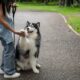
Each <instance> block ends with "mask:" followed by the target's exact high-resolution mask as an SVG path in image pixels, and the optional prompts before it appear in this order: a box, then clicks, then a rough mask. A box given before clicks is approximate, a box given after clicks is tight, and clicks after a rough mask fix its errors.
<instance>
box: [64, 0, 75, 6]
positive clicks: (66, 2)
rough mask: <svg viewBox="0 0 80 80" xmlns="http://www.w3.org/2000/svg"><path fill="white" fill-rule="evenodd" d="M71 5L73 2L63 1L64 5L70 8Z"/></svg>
mask: <svg viewBox="0 0 80 80" xmlns="http://www.w3.org/2000/svg"><path fill="white" fill-rule="evenodd" d="M72 4H73V0H65V5H66V6H68V7H70V6H71V5H72Z"/></svg>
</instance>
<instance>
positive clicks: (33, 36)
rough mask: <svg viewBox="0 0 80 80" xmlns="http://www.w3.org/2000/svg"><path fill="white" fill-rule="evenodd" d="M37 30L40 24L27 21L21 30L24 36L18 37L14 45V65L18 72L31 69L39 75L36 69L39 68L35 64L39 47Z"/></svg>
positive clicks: (36, 63) (38, 30) (39, 36)
mask: <svg viewBox="0 0 80 80" xmlns="http://www.w3.org/2000/svg"><path fill="white" fill-rule="evenodd" d="M39 28H40V22H37V23H31V22H29V21H27V24H26V27H25V28H24V29H22V30H21V31H23V32H25V35H26V36H25V37H19V40H18V43H17V45H16V63H17V69H18V70H27V69H32V70H33V72H34V73H39V69H38V68H40V67H41V66H40V64H38V62H37V60H38V57H39V52H40V45H41V33H40V29H39ZM37 67H38V68H37Z"/></svg>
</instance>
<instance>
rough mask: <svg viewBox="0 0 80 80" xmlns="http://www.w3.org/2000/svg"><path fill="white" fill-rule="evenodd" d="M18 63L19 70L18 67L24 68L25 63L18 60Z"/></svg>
mask: <svg viewBox="0 0 80 80" xmlns="http://www.w3.org/2000/svg"><path fill="white" fill-rule="evenodd" d="M17 65H18V67H17V70H18V69H19V70H24V65H23V63H21V62H20V61H17Z"/></svg>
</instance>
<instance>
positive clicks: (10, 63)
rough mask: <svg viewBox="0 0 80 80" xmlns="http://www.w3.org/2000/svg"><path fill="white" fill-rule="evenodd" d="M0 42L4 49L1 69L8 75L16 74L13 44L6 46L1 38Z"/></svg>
mask: <svg viewBox="0 0 80 80" xmlns="http://www.w3.org/2000/svg"><path fill="white" fill-rule="evenodd" d="M0 40H1V43H2V45H3V48H4V50H3V56H2V64H1V69H2V70H3V71H4V72H5V73H6V74H8V75H11V74H14V73H15V72H16V69H15V68H16V66H15V48H14V43H13V42H10V43H8V44H7V43H6V41H5V40H3V39H2V38H0Z"/></svg>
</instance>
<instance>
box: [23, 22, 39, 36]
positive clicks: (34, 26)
mask: <svg viewBox="0 0 80 80" xmlns="http://www.w3.org/2000/svg"><path fill="white" fill-rule="evenodd" d="M39 27H40V22H37V23H31V22H29V21H27V24H26V27H25V28H24V30H27V33H28V34H29V35H32V34H34V33H35V34H39Z"/></svg>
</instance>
